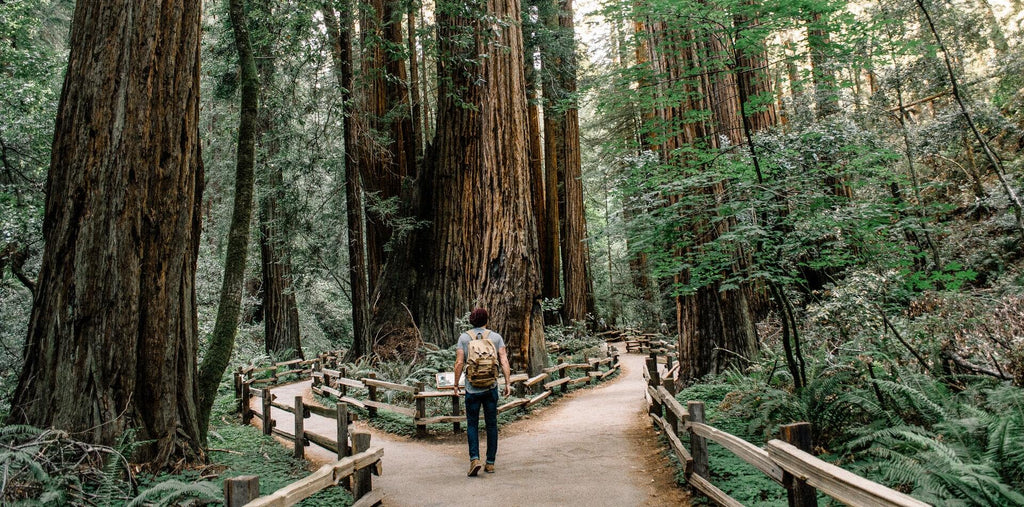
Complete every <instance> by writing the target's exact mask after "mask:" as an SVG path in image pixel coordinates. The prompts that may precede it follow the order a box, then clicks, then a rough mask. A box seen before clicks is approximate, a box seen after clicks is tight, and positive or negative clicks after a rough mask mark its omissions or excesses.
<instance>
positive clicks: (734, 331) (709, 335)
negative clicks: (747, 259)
mask: <svg viewBox="0 0 1024 507" xmlns="http://www.w3.org/2000/svg"><path fill="white" fill-rule="evenodd" d="M646 30H648V33H649V34H650V36H651V43H650V46H649V47H650V51H651V53H650V54H649V55H648V56H649V58H650V61H651V62H652V65H653V69H654V71H655V76H657V79H659V80H660V81H662V82H663V83H664V85H663V87H664V88H662V89H661V90H663V91H662V93H664V92H668V91H671V92H672V93H676V94H679V93H682V94H683V96H685V97H688V98H687V99H686V100H684V101H683V102H681V103H680V104H679V105H678V107H670V108H663V109H659V110H658V111H657V112H656V114H657V116H658V117H659V118H660V119H661V121H663V122H665V124H673V125H677V132H676V134H675V135H673V136H670V137H668V138H667V139H666V140H665V142H664V143H663V144H662V145H661V146H660V150H659V152H660V153H661V155H662V159H663V161H664V162H665V163H668V164H674V165H679V166H680V167H685V166H687V165H690V164H692V162H690V161H688V160H686V159H685V158H682V157H680V156H679V155H677V154H676V153H678V151H679V150H678V148H680V147H685V146H688V145H695V144H698V143H702V144H705V145H707V146H711V147H716V146H718V145H719V144H718V143H719V138H720V136H723V137H725V138H727V139H729V140H730V142H733V143H741V142H743V140H744V139H743V136H742V132H741V130H740V129H739V128H738V127H739V126H740V125H742V120H741V117H740V108H739V106H740V102H739V101H738V100H737V99H736V97H737V95H738V94H737V92H736V86H737V80H736V79H735V77H734V76H729V75H727V73H725V72H723V71H722V70H719V71H717V72H708V73H705V74H704V75H703V76H702V77H701V79H699V80H692V79H689V78H688V77H687V76H686V72H685V69H688V68H691V67H696V66H702V67H703V68H706V69H709V70H714V69H725V68H726V67H727V65H724V64H723V63H722V59H729V60H731V58H730V55H729V54H728V52H727V47H726V46H725V44H724V43H723V41H720V40H718V39H715V38H714V37H712V38H708V39H704V40H700V41H698V40H695V37H694V36H693V34H690V33H687V32H685V31H684V30H683V28H682V27H677V26H674V25H669V24H668V23H666V22H654V23H649V24H648V26H647V28H646ZM693 111H710V112H711V116H710V118H709V120H706V121H695V120H687V119H685V118H686V117H687V116H688V115H690V114H691V113H692V112H693ZM701 193H702V194H704V195H706V196H707V197H706V198H704V199H703V201H704V203H703V204H699V205H700V206H706V207H713V206H714V205H715V203H720V202H723V201H724V200H725V199H727V192H726V189H725V185H724V183H723V182H717V183H712V184H710V185H708V186H707V187H705V188H703V189H701ZM682 197H683V196H669V198H668V200H669V203H670V204H674V203H678V202H680V201H681V199H682ZM690 198H691V199H692V196H691V197H690ZM703 213H706V214H708V215H709V218H707V219H704V220H700V221H692V220H691V223H690V224H689V225H688V227H687V231H688V234H689V235H690V236H691V237H693V238H699V240H698V241H697V242H696V244H695V245H694V246H692V247H690V249H691V250H689V251H682V250H677V251H676V254H677V255H693V254H695V253H698V252H699V251H700V250H701V249H702V248H703V246H702V245H703V244H704V243H706V242H709V241H712V240H715V239H717V238H718V237H720V236H721V235H722V234H723V233H725V232H727V231H728V229H729V227H730V225H731V224H730V221H728V220H716V221H715V222H712V221H711V218H710V215H711V214H714V213H715V211H714V210H713V209H708V210H704V211H703ZM681 232H682V231H681ZM670 248H674V247H670ZM735 257H736V261H737V262H736V265H735V266H733V267H732V268H731V269H737V268H740V267H742V263H743V258H744V254H743V252H736V253H735ZM691 275H692V274H691V272H690V271H689V270H684V271H683V272H681V273H679V274H678V275H677V276H676V277H675V282H676V283H677V284H686V285H689V284H691V283H692V282H693V280H692V278H691ZM676 322H677V326H678V328H677V329H678V333H679V351H680V363H682V366H681V370H680V375H681V376H683V377H684V378H688V379H696V378H700V377H702V376H703V375H705V374H707V373H710V372H715V371H720V370H721V368H723V367H724V366H725V365H727V364H732V363H734V362H735V361H736V360H737V359H738V358H747V357H750V356H751V355H753V354H754V353H756V350H757V335H756V331H755V328H754V319H753V315H752V314H751V309H750V305H749V302H748V290H747V289H746V288H741V289H738V290H729V291H725V292H721V291H720V290H719V284H718V282H711V283H707V284H704V285H702V286H700V287H698V288H697V289H696V290H694V291H693V292H691V293H688V294H684V295H680V296H677V297H676ZM723 351H725V353H722V352H723Z"/></svg>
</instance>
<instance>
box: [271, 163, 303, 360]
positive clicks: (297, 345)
mask: <svg viewBox="0 0 1024 507" xmlns="http://www.w3.org/2000/svg"><path fill="white" fill-rule="evenodd" d="M269 176H270V178H269V181H268V182H267V186H268V187H270V190H269V192H268V195H265V196H264V197H263V200H262V201H263V202H261V203H260V267H261V271H262V273H263V330H264V342H265V346H266V351H267V353H268V354H273V355H274V356H275V357H277V358H279V359H293V358H295V357H303V354H302V340H301V337H300V336H299V307H298V303H297V302H296V300H295V292H294V291H293V290H292V268H291V260H290V259H289V257H288V255H287V254H286V251H287V244H286V243H285V241H284V237H285V234H284V231H283V230H282V222H283V221H284V217H283V216H282V215H281V213H280V211H279V209H278V208H279V205H278V202H277V196H276V195H274V194H275V193H276V192H278V191H279V189H280V188H281V187H282V181H281V170H280V169H279V168H278V169H270V175H269Z"/></svg>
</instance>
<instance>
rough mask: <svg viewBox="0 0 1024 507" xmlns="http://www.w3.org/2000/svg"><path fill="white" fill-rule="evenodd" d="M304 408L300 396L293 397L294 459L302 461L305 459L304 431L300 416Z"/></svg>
mask: <svg viewBox="0 0 1024 507" xmlns="http://www.w3.org/2000/svg"><path fill="white" fill-rule="evenodd" d="M305 411H306V407H304V406H303V404H302V396H296V397H295V413H294V414H293V415H294V416H295V457H296V458H299V459H302V458H304V457H306V431H305V428H304V427H303V425H304V421H303V418H302V414H303V413H304V412H305Z"/></svg>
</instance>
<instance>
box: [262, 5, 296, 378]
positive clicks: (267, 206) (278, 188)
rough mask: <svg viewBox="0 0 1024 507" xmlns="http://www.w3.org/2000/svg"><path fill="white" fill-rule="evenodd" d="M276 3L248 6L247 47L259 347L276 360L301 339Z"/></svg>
mask: <svg viewBox="0 0 1024 507" xmlns="http://www.w3.org/2000/svg"><path fill="white" fill-rule="evenodd" d="M276 5H278V4H276V3H274V2H270V1H267V0H260V1H256V2H253V4H252V7H253V8H252V9H251V10H252V15H253V18H254V21H255V26H257V27H258V34H259V36H258V37H257V38H256V40H257V41H258V42H257V43H256V44H254V45H253V49H254V52H255V53H256V54H257V55H258V58H257V60H256V68H257V69H258V70H259V76H260V82H261V83H262V86H261V88H260V95H261V102H262V103H263V107H262V108H261V109H260V113H259V115H258V121H257V129H258V131H257V133H256V136H257V141H258V142H259V145H260V151H259V166H260V173H261V176H262V177H261V182H260V183H261V187H262V192H261V193H260V209H259V221H260V234H259V243H260V268H261V269H260V272H261V274H262V282H263V286H262V291H261V292H262V293H263V307H262V310H263V329H264V335H263V338H264V346H265V349H266V351H267V353H268V354H273V355H275V356H277V357H279V358H282V359H291V358H293V357H302V341H301V337H300V335H299V307H298V302H297V301H296V298H295V291H294V288H293V283H292V260H291V255H290V250H291V249H290V242H289V234H288V225H287V224H289V223H290V222H292V221H293V220H294V217H293V216H289V214H288V213H287V212H286V210H285V209H284V206H283V205H282V200H283V198H284V196H285V194H284V192H285V187H284V165H285V164H284V163H282V161H281V160H280V158H281V156H282V153H281V138H282V136H283V131H284V129H285V127H284V126H283V125H281V118H282V117H285V112H284V108H283V106H282V104H281V98H280V93H281V92H280V91H279V87H278V86H277V84H276V82H275V80H276V75H277V64H278V55H279V54H280V53H281V47H280V45H279V44H280V43H279V42H278V41H281V40H286V39H289V37H284V35H285V33H284V30H285V29H286V28H285V24H286V23H285V13H283V12H281V11H280V10H278V11H276V12H275V9H274V7H275V6H276Z"/></svg>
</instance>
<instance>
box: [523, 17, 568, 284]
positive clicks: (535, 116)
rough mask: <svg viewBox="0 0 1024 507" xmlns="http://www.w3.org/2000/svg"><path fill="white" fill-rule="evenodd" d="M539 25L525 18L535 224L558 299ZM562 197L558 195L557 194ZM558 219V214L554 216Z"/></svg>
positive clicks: (545, 272) (544, 279)
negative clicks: (543, 129)
mask: <svg viewBox="0 0 1024 507" xmlns="http://www.w3.org/2000/svg"><path fill="white" fill-rule="evenodd" d="M534 10H535V7H532V6H527V7H526V12H524V15H530V16H532V15H533V13H532V11H534ZM539 26H540V25H539V24H538V22H537V20H534V19H524V20H523V31H524V33H523V39H524V40H523V52H524V56H525V58H524V60H523V70H524V79H525V81H526V101H527V102H526V103H527V126H528V128H529V144H528V146H529V149H530V188H531V190H530V196H531V197H532V202H533V211H534V218H535V220H534V221H535V223H536V224H537V241H538V242H539V244H540V247H539V252H538V253H539V259H540V269H541V291H542V292H541V293H542V294H543V296H544V298H547V299H554V298H557V297H559V293H560V287H559V279H558V275H559V265H558V231H557V230H556V231H554V236H552V232H551V231H549V230H548V229H549V223H548V222H549V217H548V214H547V200H548V195H547V193H546V191H547V189H546V186H547V185H546V184H545V181H546V174H545V172H544V147H543V145H542V144H541V135H540V133H541V130H540V102H539V101H540V97H539V96H538V94H537V92H538V89H539V87H540V73H539V72H538V71H537V68H536V67H535V64H534V59H535V57H536V55H537V54H538V50H539V49H538V47H537V45H538V42H539V41H538V36H539V33H538V28H539ZM553 196H554V199H555V200H557V199H558V194H557V193H555V194H553ZM554 220H555V223H557V222H558V218H557V215H556V216H555V218H554Z"/></svg>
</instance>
